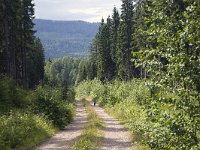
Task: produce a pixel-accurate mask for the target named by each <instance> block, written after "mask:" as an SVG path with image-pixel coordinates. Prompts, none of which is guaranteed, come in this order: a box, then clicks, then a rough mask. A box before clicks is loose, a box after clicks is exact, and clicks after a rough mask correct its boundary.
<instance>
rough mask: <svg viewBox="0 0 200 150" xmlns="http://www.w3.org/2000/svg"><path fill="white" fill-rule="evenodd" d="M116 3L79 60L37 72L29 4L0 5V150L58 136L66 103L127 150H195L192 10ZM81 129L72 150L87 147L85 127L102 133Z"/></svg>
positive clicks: (197, 93) (39, 61) (135, 1)
mask: <svg viewBox="0 0 200 150" xmlns="http://www.w3.org/2000/svg"><path fill="white" fill-rule="evenodd" d="M121 1H122V5H121V9H120V10H118V9H117V8H115V7H114V8H113V13H112V14H111V15H110V16H108V18H102V20H101V23H100V27H99V30H98V33H97V34H96V35H95V37H94V39H93V41H92V43H91V44H90V47H89V49H90V55H89V56H88V57H83V58H71V57H64V58H56V59H48V60H47V61H46V62H45V61H44V54H43V53H44V49H43V46H42V44H41V42H40V40H39V39H38V38H36V37H35V36H34V33H35V32H36V31H34V24H33V19H34V9H33V8H34V5H33V1H32V0H15V1H12V3H11V2H9V1H6V0H4V1H2V2H1V3H0V12H1V13H0V20H1V21H0V23H1V24H0V31H1V32H0V33H1V36H0V41H1V43H0V61H1V64H0V73H1V78H0V127H1V128H0V149H27V148H31V147H33V146H35V145H37V144H38V143H40V142H41V141H42V140H44V139H45V138H47V137H49V136H52V135H54V134H55V133H56V132H57V131H58V129H63V128H64V127H65V126H66V125H67V124H68V123H70V122H71V121H72V120H73V117H74V111H75V110H74V107H75V106H74V105H73V103H74V99H75V96H76V97H86V98H88V97H89V98H91V99H93V101H95V102H97V103H98V104H99V105H100V106H102V107H103V108H104V109H105V111H106V112H107V113H109V114H110V115H112V116H114V117H116V118H117V119H120V120H121V121H122V122H123V123H124V125H125V126H126V127H127V129H128V130H129V131H130V133H131V135H132V137H133V145H135V146H136V147H137V149H142V150H149V149H156V150H199V149H200V143H199V141H200V47H199V45H200V40H199V37H200V20H199V18H200V1H199V0H121ZM84 103H86V102H84ZM85 105H86V104H85ZM87 105H88V104H87ZM90 109H91V107H90ZM90 113H91V116H92V115H96V114H95V113H94V112H93V110H92V109H91V112H90ZM95 118H96V120H95ZM89 119H91V120H90V122H89V126H88V130H86V132H84V133H85V134H83V135H82V137H81V139H82V138H83V139H86V141H87V142H86V141H85V142H84V140H80V141H79V143H77V147H78V148H79V147H81V148H83V149H88V148H90V146H91V147H92V144H91V143H90V142H91V141H92V140H94V138H91V137H95V136H96V135H95V134H93V133H92V132H91V133H90V130H89V129H90V128H89V127H90V126H91V127H92V128H91V129H93V128H94V129H93V130H96V129H98V128H99V127H100V126H99V125H98V123H100V124H102V123H101V122H99V120H98V117H94V116H92V117H90V118H89ZM94 121H96V123H95V122H94ZM98 140H99V139H98ZM96 142H98V141H96ZM87 144H88V145H87Z"/></svg>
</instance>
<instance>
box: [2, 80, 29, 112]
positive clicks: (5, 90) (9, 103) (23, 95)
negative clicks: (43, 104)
mask: <svg viewBox="0 0 200 150" xmlns="http://www.w3.org/2000/svg"><path fill="white" fill-rule="evenodd" d="M29 95H30V92H29V91H26V90H23V89H20V88H18V87H16V85H15V82H14V80H12V79H10V78H8V77H5V76H0V113H4V114H6V113H8V112H9V111H10V110H11V109H13V108H26V106H27V105H28V104H30V99H29Z"/></svg>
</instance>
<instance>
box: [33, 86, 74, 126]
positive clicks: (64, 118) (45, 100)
mask: <svg viewBox="0 0 200 150" xmlns="http://www.w3.org/2000/svg"><path fill="white" fill-rule="evenodd" d="M33 111H34V112H35V113H37V114H41V113H42V114H44V115H45V116H46V117H47V118H48V119H49V120H52V121H53V123H54V125H55V126H56V127H58V128H60V129H63V128H64V127H65V126H66V125H67V124H68V123H70V122H71V121H72V119H73V114H74V113H73V112H74V107H73V106H72V105H71V104H68V103H67V102H65V101H63V100H62V98H61V91H60V90H59V89H53V88H51V87H47V86H46V87H44V88H42V87H38V88H37V90H36V92H35V101H34V106H33Z"/></svg>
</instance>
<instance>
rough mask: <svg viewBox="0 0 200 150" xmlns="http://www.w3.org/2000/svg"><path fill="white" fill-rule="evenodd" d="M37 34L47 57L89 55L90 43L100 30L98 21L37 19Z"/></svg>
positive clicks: (35, 21)
mask: <svg viewBox="0 0 200 150" xmlns="http://www.w3.org/2000/svg"><path fill="white" fill-rule="evenodd" d="M34 23H35V30H37V33H36V36H38V37H39V38H40V39H41V41H42V44H43V46H44V49H45V58H46V59H48V58H59V57H64V56H70V57H82V56H87V55H88V48H89V45H90V43H91V41H92V39H93V38H94V36H95V34H96V33H97V32H98V28H99V24H98V23H88V22H84V21H52V20H42V19H35V20H34Z"/></svg>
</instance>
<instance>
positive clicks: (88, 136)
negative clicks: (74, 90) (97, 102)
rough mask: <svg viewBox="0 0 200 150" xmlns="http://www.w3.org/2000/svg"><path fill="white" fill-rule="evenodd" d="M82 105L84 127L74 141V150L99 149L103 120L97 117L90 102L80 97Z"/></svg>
mask: <svg viewBox="0 0 200 150" xmlns="http://www.w3.org/2000/svg"><path fill="white" fill-rule="evenodd" d="M82 102H83V105H84V107H85V108H86V112H87V114H88V115H87V124H86V128H85V130H84V131H83V133H82V134H81V136H80V139H79V140H78V141H77V142H76V143H75V145H74V149H75V150H97V149H100V145H101V140H102V137H103V136H102V134H103V133H102V131H100V129H102V128H103V127H104V124H103V121H102V120H101V119H100V118H99V117H98V115H97V113H96V112H95V110H94V108H93V107H92V106H91V105H90V102H89V101H87V100H85V99H82Z"/></svg>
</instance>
